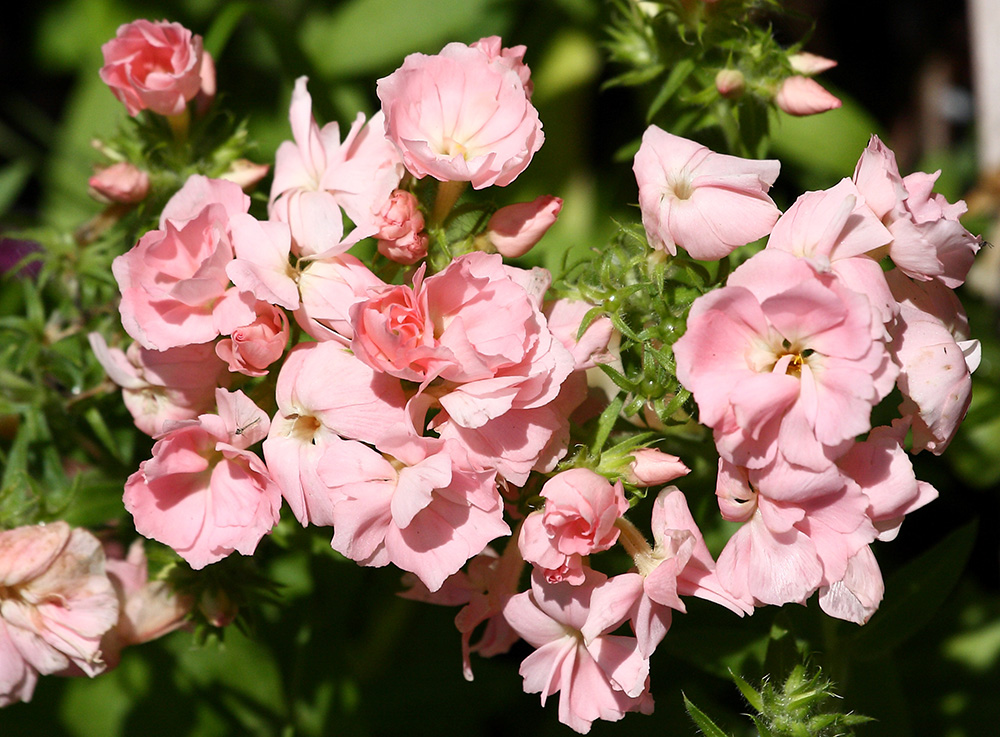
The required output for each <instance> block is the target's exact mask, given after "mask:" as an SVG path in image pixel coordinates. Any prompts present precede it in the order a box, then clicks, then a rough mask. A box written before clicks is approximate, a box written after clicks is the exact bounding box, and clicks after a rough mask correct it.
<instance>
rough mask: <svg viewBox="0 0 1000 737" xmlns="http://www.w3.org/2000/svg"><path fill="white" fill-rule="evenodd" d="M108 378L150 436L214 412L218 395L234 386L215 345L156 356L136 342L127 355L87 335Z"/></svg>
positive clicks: (210, 344) (153, 352) (99, 338)
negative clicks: (166, 426)
mask: <svg viewBox="0 0 1000 737" xmlns="http://www.w3.org/2000/svg"><path fill="white" fill-rule="evenodd" d="M88 338H89V340H90V347H91V348H92V349H93V351H94V355H95V357H96V358H97V360H98V362H99V363H100V364H101V366H103V367H104V370H105V371H106V372H107V373H108V377H109V378H110V379H111V380H112V381H113V382H115V383H116V384H117V385H118V386H120V387H121V388H122V399H123V400H124V402H125V407H126V408H127V409H128V411H129V412H130V413H131V414H132V419H133V420H134V421H135V425H136V427H138V428H139V429H140V430H142V431H143V432H144V433H146V434H147V435H151V436H156V435H159V434H160V433H161V432H163V427H164V424H165V423H167V422H171V421H178V420H193V419H195V418H196V417H197V416H198V415H200V414H203V413H205V412H208V411H210V410H212V409H213V408H214V407H215V390H216V388H217V387H220V386H222V387H225V386H228V384H229V380H230V377H229V371H228V370H227V369H226V364H225V363H223V362H222V361H221V360H219V358H218V356H217V355H216V353H215V345H214V344H212V343H199V344H198V345H186V346H180V347H178V348H170V349H168V350H166V351H152V350H149V349H147V348H143V347H142V346H140V345H139V344H138V343H133V344H132V345H130V346H129V347H128V350H127V351H124V352H123V351H121V350H120V349H117V348H109V347H108V345H107V343H106V342H105V341H104V338H103V337H102V336H101V335H100V334H99V333H91V334H90V335H89V336H88Z"/></svg>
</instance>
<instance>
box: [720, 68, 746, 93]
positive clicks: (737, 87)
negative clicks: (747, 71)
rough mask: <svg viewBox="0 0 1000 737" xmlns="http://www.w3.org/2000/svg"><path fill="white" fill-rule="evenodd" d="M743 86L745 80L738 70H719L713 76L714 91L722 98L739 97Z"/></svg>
mask: <svg viewBox="0 0 1000 737" xmlns="http://www.w3.org/2000/svg"><path fill="white" fill-rule="evenodd" d="M745 86H746V80H745V79H744V78H743V72H741V71H740V70H739V69H720V70H719V72H718V74H716V75H715V89H717V90H718V91H719V94H720V95H722V96H723V97H739V96H740V95H742V94H743V90H744V88H745Z"/></svg>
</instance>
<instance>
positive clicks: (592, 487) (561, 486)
mask: <svg viewBox="0 0 1000 737" xmlns="http://www.w3.org/2000/svg"><path fill="white" fill-rule="evenodd" d="M540 494H541V496H542V497H544V499H545V506H544V508H543V509H540V510H538V511H536V512H532V513H531V514H529V515H528V516H527V517H526V518H525V519H524V522H523V523H522V524H521V531H520V535H519V537H518V547H519V548H520V550H521V555H522V556H523V557H524V559H525V560H526V561H527V562H529V563H532V564H533V565H535V566H536V567H538V568H539V569H541V570H542V571H544V574H545V578H546V580H547V581H548V582H549V583H559V582H560V581H568V582H569V583H571V584H573V585H579V584H582V583H583V582H584V580H585V576H584V566H583V559H584V558H585V557H586V556H588V555H590V554H591V553H597V552H600V551H602V550H607V549H608V548H610V547H611V546H612V545H614V544H615V541H616V540H617V539H618V528H617V527H616V526H615V521H616V520H617V519H618V518H619V517H620V516H621V515H622V514H624V513H625V511H626V510H627V509H628V502H627V501H626V500H625V493H624V490H623V489H622V484H621V482H620V481H619V482H618V483H616V484H614V485H613V486H612V484H611V483H610V482H609V481H608V480H607V479H606V478H604V477H603V476H601V475H600V474H598V473H595V472H594V471H591V470H590V469H586V468H571V469H569V470H566V471H562V472H560V473H558V474H556V475H555V476H553V477H552V478H550V479H549V480H548V481H546V482H545V484H544V485H543V486H542V490H541V492H540Z"/></svg>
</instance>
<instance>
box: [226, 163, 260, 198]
mask: <svg viewBox="0 0 1000 737" xmlns="http://www.w3.org/2000/svg"><path fill="white" fill-rule="evenodd" d="M270 168H271V167H270V166H268V165H267V164H258V163H256V162H253V161H250V160H249V159H236V161H234V162H233V163H232V164H230V165H229V171H227V172H226V173H225V174H223V175H222V176H221V177H219V178H220V179H227V180H229V181H230V182H235V183H236V184H238V185H240V189H242V190H243V191H244V192H249V191H251V190H252V189H253V188H254V187H256V186H257V184H258V183H259V182H260V180H262V179H263V178H264V177H266V176H267V172H268V170H269V169H270Z"/></svg>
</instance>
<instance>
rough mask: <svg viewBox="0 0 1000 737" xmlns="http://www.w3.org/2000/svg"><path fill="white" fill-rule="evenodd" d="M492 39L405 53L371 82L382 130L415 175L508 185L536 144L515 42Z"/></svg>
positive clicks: (538, 131) (537, 131)
mask: <svg viewBox="0 0 1000 737" xmlns="http://www.w3.org/2000/svg"><path fill="white" fill-rule="evenodd" d="M497 45H499V39H495V37H494V38H493V40H491V39H483V40H482V41H480V42H479V44H478V45H473V46H466V45H465V44H461V43H450V44H448V45H447V46H445V47H444V49H442V50H441V53H439V54H436V55H434V56H427V55H425V54H410V55H409V56H407V57H406V59H404V60H403V65H402V66H401V67H400V68H399V69H397V70H396V71H395V72H393V73H392V74H390V75H389V76H388V77H384V78H382V79H380V80H379V81H378V96H379V99H380V100H381V101H382V111H383V112H384V113H385V126H386V136H387V137H388V139H389V140H390V141H392V142H393V143H394V144H395V145H396V147H397V148H398V149H399V151H400V153H401V154H402V157H403V162H404V163H405V165H406V168H407V169H408V170H409V171H410V173H411V174H413V175H414V176H415V177H417V178H418V179H422V178H423V177H425V176H427V175H430V176H432V177H434V178H435V179H438V180H440V181H443V182H450V181H461V182H472V186H473V187H474V188H476V189H482V188H483V187H489V186H491V185H497V186H500V187H503V186H506V185H508V184H510V183H511V182H512V181H514V179H515V178H516V177H517V176H518V175H519V174H520V173H521V172H522V171H524V169H525V168H526V167H527V166H528V164H529V163H530V162H531V158H532V156H534V154H535V152H536V151H538V149H539V148H541V145H542V141H543V140H544V136H543V135H542V124H541V122H540V121H539V119H538V111H537V110H535V108H534V107H533V106H532V105H531V102H530V99H529V98H530V90H529V89H526V88H525V83H524V81H523V80H522V74H523V75H524V76H525V77H526V76H527V75H526V71H527V67H524V65H523V64H522V63H521V62H520V57H521V56H523V52H518V50H517V49H508V50H501V51H500V52H499V54H497V53H496V49H495V46H497Z"/></svg>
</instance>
